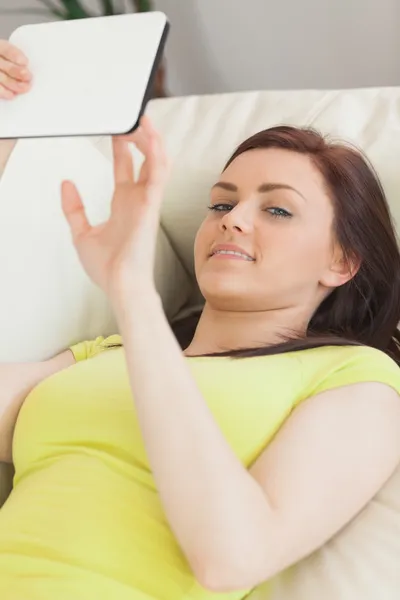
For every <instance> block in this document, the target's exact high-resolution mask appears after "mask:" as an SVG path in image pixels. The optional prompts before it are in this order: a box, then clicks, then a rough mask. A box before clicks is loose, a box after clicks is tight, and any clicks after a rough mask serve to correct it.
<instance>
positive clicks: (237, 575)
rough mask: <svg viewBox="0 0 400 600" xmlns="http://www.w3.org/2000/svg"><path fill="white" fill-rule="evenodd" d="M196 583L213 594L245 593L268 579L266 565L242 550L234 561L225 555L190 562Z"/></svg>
mask: <svg viewBox="0 0 400 600" xmlns="http://www.w3.org/2000/svg"><path fill="white" fill-rule="evenodd" d="M190 565H191V568H192V571H193V574H194V576H195V578H196V580H197V582H198V583H199V584H200V585H201V586H202V587H203V588H204V589H206V590H208V591H210V592H214V593H229V592H239V591H243V592H247V591H248V590H250V589H252V588H253V587H255V586H256V585H259V584H260V583H262V582H263V581H266V580H267V579H269V569H268V564H267V563H266V562H264V561H261V560H257V557H256V556H255V553H254V552H251V553H247V552H246V551H245V550H243V551H242V552H241V553H240V555H239V557H236V558H235V559H234V558H233V557H229V556H228V555H227V554H225V555H224V556H223V555H221V554H220V555H219V557H218V558H215V557H211V556H205V557H202V558H199V559H197V560H193V561H190Z"/></svg>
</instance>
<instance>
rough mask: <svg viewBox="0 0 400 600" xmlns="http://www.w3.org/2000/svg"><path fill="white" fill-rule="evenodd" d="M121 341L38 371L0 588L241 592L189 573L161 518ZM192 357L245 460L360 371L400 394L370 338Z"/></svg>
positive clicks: (50, 599)
mask: <svg viewBox="0 0 400 600" xmlns="http://www.w3.org/2000/svg"><path fill="white" fill-rule="evenodd" d="M119 341H120V338H119V337H118V336H112V337H111V338H108V339H106V340H104V339H103V338H98V339H97V340H95V341H94V342H84V343H82V344H78V345H77V346H75V347H73V352H74V355H75V357H76V359H77V363H76V364H74V365H73V366H71V367H70V368H68V369H65V370H63V371H61V372H59V373H57V374H55V375H53V376H52V377H50V378H48V379H46V380H45V381H43V382H42V383H41V384H40V385H38V386H37V387H36V388H35V389H34V390H33V391H32V392H31V393H30V394H29V396H28V398H27V399H26V401H25V403H24V405H23V408H22V410H21V412H20V415H19V418H18V422H17V426H16V430H15V437H14V460H15V468H16V475H15V482H14V483H15V486H14V490H13V492H12V494H11V496H10V497H9V499H8V500H7V502H6V504H5V505H4V507H3V508H2V510H0V598H1V600H72V599H73V600H150V599H157V600H161V599H162V600H183V599H185V600H189V599H190V600H211V599H212V598H224V599H225V600H226V599H229V600H238V599H239V598H242V597H243V596H244V592H237V593H230V594H213V593H211V592H208V591H206V590H204V589H203V588H202V587H201V586H200V585H199V584H198V583H196V581H195V579H194V577H193V575H192V573H191V571H190V568H189V566H188V564H187V562H186V560H185V558H184V556H183V555H182V552H181V551H180V548H179V547H178V545H177V543H176V541H175V539H174V536H173V534H172V532H171V530H170V528H169V526H168V523H167V522H166V519H165V516H164V512H163V508H162V505H161V502H160V499H159V496H158V494H157V490H156V488H155V484H154V480H153V477H152V474H151V471H150V468H149V464H148V460H147V457H146V453H145V450H144V446H143V440H142V437H141V433H140V430H139V426H138V421H137V418H136V414H135V407H134V401H133V399H132V395H131V391H130V387H129V381H128V374H127V368H126V364H125V359H124V350H123V348H112V349H111V348H109V346H110V345H111V344H113V343H116V342H119ZM87 359H89V360H87ZM187 364H188V367H189V369H190V371H191V372H192V374H193V377H194V379H195V381H196V382H197V385H198V387H199V389H200V390H201V392H202V394H203V396H204V399H205V401H206V402H207V404H208V405H209V406H210V409H211V411H212V413H213V415H214V417H215V419H216V421H217V423H218V425H219V426H220V428H221V430H222V431H223V433H224V435H225V437H226V439H227V440H228V441H229V443H230V445H231V447H232V449H233V451H234V452H235V454H236V455H237V456H238V458H239V459H240V460H241V461H242V462H243V464H244V465H246V466H248V465H250V464H251V463H252V462H253V461H254V460H255V459H256V457H257V456H258V455H259V454H260V453H261V452H262V450H263V449H264V448H265V447H266V446H267V444H268V442H269V441H270V440H271V438H272V437H273V435H274V434H275V432H276V431H277V430H278V429H279V428H280V427H281V425H282V424H283V422H284V421H285V419H287V417H288V416H289V415H290V413H291V411H292V410H293V409H294V408H295V407H296V405H298V404H299V403H300V402H301V401H302V400H304V399H306V398H308V397H309V396H312V395H314V394H317V393H319V392H322V391H324V390H327V389H331V388H335V387H338V386H342V385H347V384H351V383H356V382H361V381H379V382H384V383H387V384H389V385H390V386H392V387H394V388H395V389H396V390H397V391H398V392H399V393H400V369H399V368H398V367H397V365H396V364H395V363H394V362H393V361H392V360H391V359H389V358H388V357H387V356H386V355H385V354H383V353H381V352H379V351H377V350H373V349H371V348H366V347H325V348H319V349H312V350H306V351H302V352H294V353H288V354H281V355H277V356H269V357H257V358H247V359H235V360H234V359H229V358H208V357H200V358H187ZM154 371H155V376H156V374H157V365H155V366H154ZM165 410H168V398H166V403H165ZM221 476H223V474H221ZM204 502H207V498H204Z"/></svg>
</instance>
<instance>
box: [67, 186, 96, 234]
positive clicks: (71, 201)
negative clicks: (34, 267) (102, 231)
mask: <svg viewBox="0 0 400 600" xmlns="http://www.w3.org/2000/svg"><path fill="white" fill-rule="evenodd" d="M61 204H62V209H63V212H64V215H65V218H66V220H67V222H68V225H69V228H70V230H71V233H72V237H73V239H74V240H76V239H78V238H80V237H81V236H83V235H85V234H86V233H88V231H90V229H91V226H90V224H89V221H88V220H87V217H86V213H85V209H84V207H83V203H82V199H81V197H80V195H79V192H78V190H77V189H76V186H75V185H74V184H73V183H72V182H71V181H63V183H62V187H61Z"/></svg>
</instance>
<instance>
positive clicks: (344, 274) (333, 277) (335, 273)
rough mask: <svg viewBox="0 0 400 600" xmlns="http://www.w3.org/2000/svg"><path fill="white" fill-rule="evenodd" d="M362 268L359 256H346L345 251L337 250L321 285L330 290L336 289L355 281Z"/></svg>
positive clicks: (321, 280)
mask: <svg viewBox="0 0 400 600" xmlns="http://www.w3.org/2000/svg"><path fill="white" fill-rule="evenodd" d="M360 266H361V260H360V258H358V257H357V256H355V255H353V256H345V255H344V253H343V250H342V249H341V248H340V249H335V252H334V253H333V257H332V262H331V265H330V267H329V268H328V270H327V271H326V273H325V274H324V276H323V277H322V278H321V279H320V284H321V285H323V286H324V287H328V288H336V287H340V286H341V285H344V284H345V283H347V282H348V281H350V279H353V277H355V275H356V274H357V272H358V270H359V268H360Z"/></svg>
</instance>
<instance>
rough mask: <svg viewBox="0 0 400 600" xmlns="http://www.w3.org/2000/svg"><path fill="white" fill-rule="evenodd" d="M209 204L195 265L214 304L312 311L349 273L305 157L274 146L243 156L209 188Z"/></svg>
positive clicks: (317, 177) (318, 181) (318, 180)
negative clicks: (235, 252)
mask: <svg viewBox="0 0 400 600" xmlns="http://www.w3.org/2000/svg"><path fill="white" fill-rule="evenodd" d="M210 206H211V207H212V210H210V211H209V214H208V216H207V217H206V219H205V220H204V222H203V223H202V225H201V227H200V229H199V231H198V233H197V236H196V241H195V270H196V277H197V281H198V284H199V286H200V290H201V292H202V294H203V296H204V298H205V299H206V301H208V302H210V303H211V304H213V305H215V306H216V307H217V306H218V307H219V308H224V309H226V310H244V311H262V310H271V309H272V310H274V309H283V308H292V307H301V306H302V307H305V308H307V307H308V308H309V309H310V310H311V311H313V310H315V308H316V307H317V306H318V304H319V303H320V302H321V301H322V299H323V298H324V297H325V296H326V294H327V293H328V292H329V290H330V289H331V288H333V287H336V286H337V285H341V284H342V283H345V281H347V280H348V279H349V273H348V272H347V269H346V268H345V267H344V265H343V260H342V254H341V252H340V249H339V248H338V247H337V244H335V242H334V238H333V231H332V230H333V228H332V224H333V216H334V215H333V206H332V203H331V201H330V199H329V197H328V194H327V192H326V189H325V186H324V182H323V179H322V176H321V174H320V173H319V171H318V170H317V168H316V167H315V166H314V165H313V163H312V162H311V160H310V158H309V157H308V156H305V155H302V154H297V153H295V152H291V151H288V150H281V149H275V148H271V149H265V150H264V149H260V150H251V151H248V152H245V153H243V154H241V155H240V156H238V157H237V158H236V159H235V160H234V161H233V162H232V163H231V164H230V165H229V166H228V168H227V169H226V170H225V171H224V172H223V173H222V175H221V176H220V179H219V181H218V182H217V183H216V184H215V185H214V187H213V188H212V190H211V201H210ZM233 251H237V252H239V253H240V252H241V253H242V254H232V253H231V252H233Z"/></svg>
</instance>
